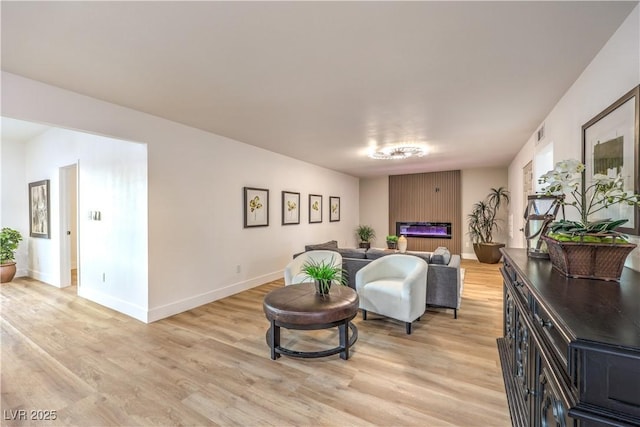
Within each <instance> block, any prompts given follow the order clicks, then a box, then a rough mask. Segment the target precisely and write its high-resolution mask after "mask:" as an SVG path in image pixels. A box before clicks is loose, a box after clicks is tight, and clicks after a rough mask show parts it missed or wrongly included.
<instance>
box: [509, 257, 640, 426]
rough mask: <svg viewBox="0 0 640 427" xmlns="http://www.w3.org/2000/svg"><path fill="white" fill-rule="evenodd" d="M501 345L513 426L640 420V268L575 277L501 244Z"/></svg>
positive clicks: (632, 423)
mask: <svg viewBox="0 0 640 427" xmlns="http://www.w3.org/2000/svg"><path fill="white" fill-rule="evenodd" d="M502 252H503V255H504V266H503V267H502V269H501V272H502V275H503V278H504V301H503V304H504V336H503V337H501V338H498V351H499V354H500V362H501V364H502V372H503V375H504V382H505V389H506V392H507V400H508V402H509V410H510V413H511V421H512V423H513V425H514V426H532V427H537V426H561V427H564V426H573V427H591V426H640V273H638V272H636V271H633V270H631V269H629V268H625V269H624V272H623V274H622V278H621V280H620V283H614V282H605V281H599V280H588V279H569V278H566V277H564V276H563V275H562V274H560V273H558V272H557V271H555V270H553V268H552V267H551V262H550V261H549V260H542V259H535V258H528V257H527V254H526V251H525V250H524V249H502Z"/></svg>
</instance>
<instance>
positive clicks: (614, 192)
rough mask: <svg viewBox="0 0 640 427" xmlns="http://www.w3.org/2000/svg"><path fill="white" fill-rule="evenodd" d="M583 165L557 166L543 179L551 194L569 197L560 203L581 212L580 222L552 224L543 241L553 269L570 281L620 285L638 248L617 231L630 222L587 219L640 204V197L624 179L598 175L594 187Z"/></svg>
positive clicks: (557, 222)
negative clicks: (579, 279)
mask: <svg viewBox="0 0 640 427" xmlns="http://www.w3.org/2000/svg"><path fill="white" fill-rule="evenodd" d="M584 170H585V166H584V164H583V163H581V162H579V161H578V160H573V159H571V160H564V161H561V162H558V163H556V165H555V167H554V169H552V170H550V171H549V172H547V173H545V174H544V175H542V176H541V177H540V179H539V182H540V183H541V184H547V186H546V187H544V188H543V189H542V190H543V191H544V192H545V194H547V195H560V194H566V195H570V196H571V198H572V199H573V200H572V201H567V197H565V198H564V199H563V200H562V202H561V203H563V204H564V205H568V206H573V207H575V208H576V209H577V210H578V213H579V215H580V219H579V220H577V221H567V220H566V219H564V218H563V219H561V220H558V221H555V222H553V223H551V224H550V226H549V229H548V232H547V235H546V236H542V239H544V241H545V242H546V243H547V247H548V248H549V257H550V258H551V263H552V265H553V267H554V268H556V269H557V270H558V271H560V272H561V273H562V274H564V275H565V276H568V277H582V278H589V279H600V280H612V281H619V280H620V276H621V274H622V269H623V268H624V262H625V260H626V258H627V256H628V255H629V253H630V252H631V251H632V250H633V249H634V248H635V247H636V245H635V244H633V243H629V241H628V238H627V236H625V235H624V234H622V233H620V232H618V231H616V228H618V227H620V226H621V225H622V224H624V223H626V222H627V221H628V219H623V218H619V219H611V218H607V219H600V220H592V221H590V220H589V217H591V216H592V215H593V214H595V213H597V212H599V211H602V210H604V209H607V208H608V207H611V206H614V205H617V204H620V203H622V204H628V205H632V206H640V194H633V192H632V191H625V190H624V179H623V178H622V176H621V175H618V176H616V177H615V178H612V177H609V176H606V175H600V174H596V175H594V176H593V183H592V184H590V185H588V186H587V185H585V184H584V183H583V182H584Z"/></svg>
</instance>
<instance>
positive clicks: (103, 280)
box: [102, 273, 107, 283]
mask: <svg viewBox="0 0 640 427" xmlns="http://www.w3.org/2000/svg"><path fill="white" fill-rule="evenodd" d="M106 281H107V273H102V282H103V283H104V282H106Z"/></svg>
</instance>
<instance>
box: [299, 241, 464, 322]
mask: <svg viewBox="0 0 640 427" xmlns="http://www.w3.org/2000/svg"><path fill="white" fill-rule="evenodd" d="M321 249H326V250H332V251H336V252H338V253H339V254H340V255H342V268H343V269H344V270H345V272H346V273H347V275H348V284H349V286H350V287H352V288H354V289H355V287H356V273H357V272H358V270H360V269H361V268H362V267H364V266H365V265H367V264H369V263H370V262H371V261H373V260H374V259H378V258H380V257H382V256H385V255H389V254H392V253H395V252H394V251H386V250H380V249H368V250H367V249H356V248H339V247H338V242H337V241H335V240H331V241H329V242H325V243H320V244H315V245H307V246H305V251H312V250H321ZM407 254H408V255H414V256H418V257H420V258H423V259H424V260H425V261H427V263H429V268H428V270H427V300H426V305H427V306H431V307H443V308H451V309H453V315H454V318H456V319H457V318H458V309H460V302H461V297H462V289H463V286H464V283H463V280H462V278H461V274H460V273H461V272H460V255H452V254H450V253H449V251H448V250H447V249H446V248H438V249H436V250H435V251H434V252H407ZM297 255H299V254H296V255H294V258H295V257H296V256H297Z"/></svg>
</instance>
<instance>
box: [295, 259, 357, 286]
mask: <svg viewBox="0 0 640 427" xmlns="http://www.w3.org/2000/svg"><path fill="white" fill-rule="evenodd" d="M302 271H303V272H304V274H305V276H306V277H307V278H309V279H313V281H314V282H315V285H316V292H317V293H318V294H320V295H328V294H329V289H330V288H331V285H332V284H333V283H335V284H338V285H342V286H346V285H347V274H346V273H345V271H344V270H343V269H342V266H341V265H339V264H336V263H335V262H334V257H331V259H330V260H329V262H327V261H326V260H321V261H317V260H313V259H311V260H309V261H307V262H305V263H304V265H303V266H302Z"/></svg>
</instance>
